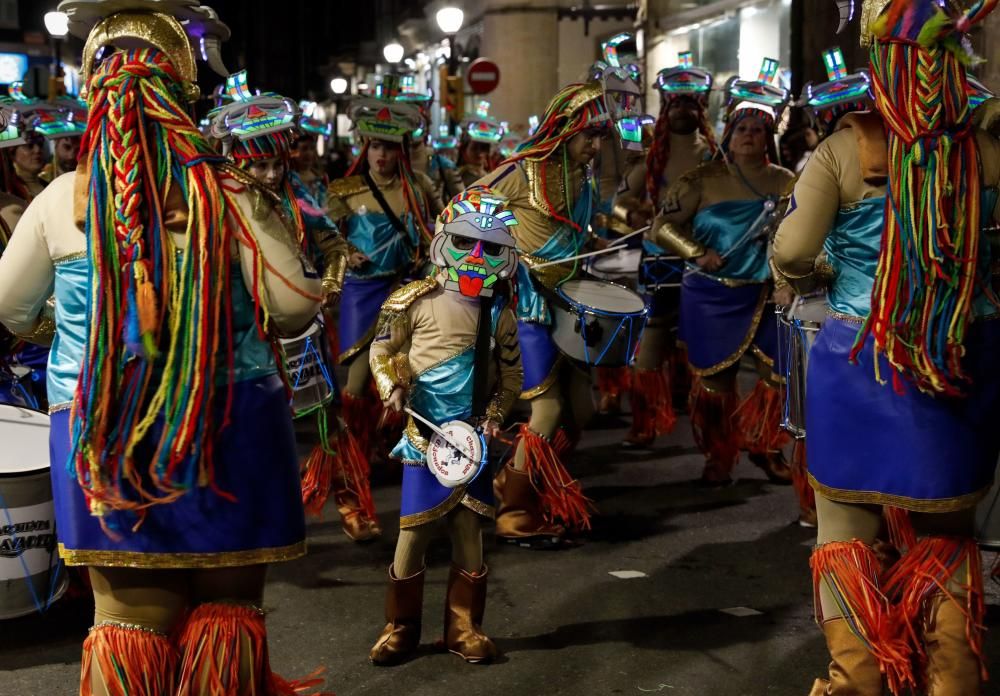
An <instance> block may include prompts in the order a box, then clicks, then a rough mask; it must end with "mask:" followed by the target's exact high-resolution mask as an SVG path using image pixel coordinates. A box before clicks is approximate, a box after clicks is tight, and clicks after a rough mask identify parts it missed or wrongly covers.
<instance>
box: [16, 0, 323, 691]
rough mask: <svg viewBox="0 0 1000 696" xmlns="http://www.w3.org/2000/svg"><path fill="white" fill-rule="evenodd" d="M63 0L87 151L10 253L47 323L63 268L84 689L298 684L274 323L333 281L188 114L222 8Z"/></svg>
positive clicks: (295, 544)
mask: <svg viewBox="0 0 1000 696" xmlns="http://www.w3.org/2000/svg"><path fill="white" fill-rule="evenodd" d="M60 9H62V10H64V11H66V12H67V13H68V14H69V15H70V19H71V30H73V31H74V32H76V33H81V34H82V35H83V36H86V37H87V42H86V45H85V47H84V52H83V62H82V74H83V78H84V81H85V85H86V97H87V100H88V104H89V106H90V114H89V121H88V124H87V129H86V133H85V135H84V140H83V143H82V148H81V150H82V153H83V155H82V158H81V163H80V167H79V169H78V170H77V171H76V172H72V173H69V174H65V175H63V176H61V177H59V178H57V179H56V180H54V181H53V182H52V184H51V185H50V186H49V187H48V188H47V189H46V190H45V191H44V192H42V194H41V195H39V197H38V198H37V199H36V200H35V201H34V202H33V204H32V205H31V206H29V208H28V210H26V211H25V214H24V216H23V217H22V218H21V221H20V223H19V224H18V226H17V229H16V230H15V233H14V235H13V238H12V239H11V242H10V244H9V246H8V247H7V250H6V252H5V254H4V256H3V257H2V258H0V320H2V321H3V322H4V323H5V324H6V325H7V326H8V327H9V328H10V329H11V330H13V331H15V332H18V333H23V332H27V331H34V330H37V329H38V327H39V324H40V323H41V322H42V321H43V320H44V315H43V314H42V309H43V307H44V305H45V303H46V300H48V298H49V295H50V293H51V292H52V290H53V287H54V290H55V325H56V332H55V340H54V343H53V348H52V358H51V360H50V369H49V375H48V392H49V400H50V402H51V404H52V415H51V435H50V437H51V442H50V445H51V447H50V449H51V456H52V467H51V469H52V488H53V495H54V502H55V509H56V519H57V522H58V526H59V537H60V538H59V541H60V555H61V556H62V558H63V560H64V561H65V562H66V563H67V564H68V565H81V566H86V567H88V568H89V571H90V580H91V584H92V586H93V592H94V600H95V625H94V627H93V628H92V629H91V632H90V635H89V636H88V638H87V640H86V642H85V643H84V654H83V668H82V674H81V685H80V693H81V694H82V695H83V696H91V695H94V696H106V695H107V696H125V695H126V694H129V695H131V694H139V693H144V694H177V695H178V696H200V695H202V694H205V693H211V694H213V695H215V696H222V695H226V696H228V695H232V696H237V695H238V694H244V693H250V692H253V693H259V694H269V695H273V694H282V695H287V696H291V694H293V693H296V692H301V691H302V689H303V688H305V685H302V684H291V683H288V682H286V681H284V680H283V679H280V678H279V677H277V676H276V675H274V674H273V673H272V672H271V668H270V664H269V660H268V657H267V633H266V628H265V624H264V612H263V611H262V610H261V609H260V606H261V601H262V595H263V589H264V576H265V571H266V564H267V563H269V562H272V561H283V560H289V559H292V558H296V557H299V556H301V555H303V554H304V553H305V524H304V518H303V512H302V501H301V493H300V487H299V472H298V462H297V457H296V451H295V441H294V433H293V430H292V423H291V416H290V414H289V411H288V404H287V401H286V396H285V390H284V386H283V384H282V381H281V379H280V377H279V376H278V368H277V366H276V365H275V362H274V358H273V353H272V350H271V345H270V335H271V334H272V332H275V331H282V332H294V331H295V330H297V329H299V328H300V327H301V326H303V325H304V324H305V323H307V322H308V321H309V320H310V319H311V317H313V316H314V315H315V313H316V311H317V308H318V300H319V292H320V281H319V278H318V276H317V274H315V272H314V271H312V269H311V267H310V265H309V263H308V261H307V260H306V259H305V258H304V257H303V256H302V254H301V252H300V250H299V246H298V243H297V240H296V239H295V238H294V236H292V235H291V233H290V231H289V230H288V229H287V228H286V227H285V226H284V225H283V224H282V223H281V221H280V219H279V218H278V217H277V216H276V215H272V216H270V217H268V218H266V219H259V218H258V217H257V216H256V215H255V210H254V208H255V206H254V201H253V197H252V196H251V195H250V194H249V192H248V190H247V188H246V186H245V185H244V184H243V183H241V179H242V178H243V177H242V176H241V175H240V174H239V173H238V172H236V171H235V170H233V169H231V168H230V166H229V165H226V164H224V163H223V162H222V161H221V158H220V157H219V156H218V155H217V154H216V153H215V152H214V150H213V149H212V147H211V145H210V144H209V143H208V141H206V140H205V139H204V137H203V136H202V135H201V133H200V132H199V131H198V129H197V127H196V126H195V124H194V123H193V122H192V120H191V118H190V116H189V114H188V104H189V103H190V101H192V100H193V99H195V98H196V97H197V93H198V90H197V86H196V82H195V80H196V78H197V74H196V63H195V53H194V50H193V47H192V42H193V41H194V40H196V39H195V38H194V37H197V38H201V36H200V35H195V34H193V32H194V30H195V29H202V30H204V29H206V28H211V26H212V23H213V21H214V22H217V20H214V19H213V17H214V15H210V14H209V13H207V12H206V11H205V8H200V7H198V6H197V5H196V4H194V3H189V2H184V1H183V0H174V1H171V2H167V1H165V0H163V1H155V2H151V1H146V2H141V1H136V2H122V1H120V0H116V1H115V2H113V3H105V2H87V1H85V0H69V1H67V2H64V3H62V5H61V6H60ZM178 18H180V19H178ZM182 21H183V22H184V23H183V24H182ZM88 30H89V32H88ZM186 30H187V31H186ZM189 32H192V35H191V36H189ZM120 46H127V47H128V48H119V47H120ZM139 118H141V119H142V122H141V123H140V122H139V121H138V119H139ZM140 134H141V136H140ZM71 414H72V418H71ZM261 519H266V520H267V521H268V523H267V524H266V525H262V524H260V520H261Z"/></svg>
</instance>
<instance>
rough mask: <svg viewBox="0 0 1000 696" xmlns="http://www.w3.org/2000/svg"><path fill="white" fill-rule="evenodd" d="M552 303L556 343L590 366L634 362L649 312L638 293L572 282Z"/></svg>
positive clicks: (564, 285) (607, 284)
mask: <svg viewBox="0 0 1000 696" xmlns="http://www.w3.org/2000/svg"><path fill="white" fill-rule="evenodd" d="M556 295H557V301H555V302H552V303H551V305H552V340H553V341H555V344H556V346H558V347H559V350H561V351H562V352H563V353H565V354H566V355H567V356H569V357H571V358H573V359H574V360H579V361H580V362H582V363H586V364H587V365H593V366H596V367H623V366H625V365H629V364H630V363H631V362H632V358H633V357H634V356H635V351H636V348H637V347H638V345H639V339H640V337H641V336H642V331H643V329H645V328H646V321H647V319H648V317H649V310H648V309H647V307H646V302H645V301H644V300H643V299H642V296H640V295H639V294H638V293H635V292H633V291H632V290H629V289H628V288H626V287H623V286H621V285H616V284H615V283H610V282H608V281H605V280H586V279H577V280H568V281H566V282H565V283H562V284H561V285H560V286H559V287H558V288H556Z"/></svg>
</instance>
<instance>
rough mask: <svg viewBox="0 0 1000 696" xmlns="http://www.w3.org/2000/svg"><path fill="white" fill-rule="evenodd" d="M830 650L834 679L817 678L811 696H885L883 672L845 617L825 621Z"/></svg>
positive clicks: (824, 625) (825, 632) (824, 627)
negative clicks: (852, 631)
mask: <svg viewBox="0 0 1000 696" xmlns="http://www.w3.org/2000/svg"><path fill="white" fill-rule="evenodd" d="M823 633H824V635H826V646H827V648H828V649H829V650H830V679H829V681H828V680H826V679H817V680H816V682H815V683H814V684H813V688H812V691H810V692H809V696H882V695H883V694H884V693H885V688H884V686H883V685H882V673H881V672H880V671H879V668H878V662H876V660H875V658H874V657H873V656H872V654H871V653H870V652H868V648H866V647H865V645H864V643H862V642H861V640H860V639H859V638H858V637H857V636H855V635H854V634H853V633H851V629H850V628H849V627H848V625H847V621H846V620H844V619H842V618H837V619H830V620H829V621H824V622H823Z"/></svg>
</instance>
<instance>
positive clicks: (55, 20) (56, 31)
mask: <svg viewBox="0 0 1000 696" xmlns="http://www.w3.org/2000/svg"><path fill="white" fill-rule="evenodd" d="M43 19H44V21H45V30H46V31H47V32H49V35H50V36H51V37H52V69H51V75H49V99H55V98H56V97H58V96H59V93H60V87H59V82H60V77H61V73H62V50H61V48H62V47H61V44H62V39H63V37H65V36H66V34H68V33H69V15H67V14H66V13H65V12H54V11H53V12H46V13H45V17H44V18H43Z"/></svg>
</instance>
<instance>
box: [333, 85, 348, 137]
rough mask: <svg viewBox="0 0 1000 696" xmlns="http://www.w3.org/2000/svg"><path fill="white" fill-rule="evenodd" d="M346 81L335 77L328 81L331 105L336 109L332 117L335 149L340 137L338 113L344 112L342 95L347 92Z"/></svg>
mask: <svg viewBox="0 0 1000 696" xmlns="http://www.w3.org/2000/svg"><path fill="white" fill-rule="evenodd" d="M347 87H348V84H347V80H346V79H345V78H343V77H335V78H333V79H332V80H330V89H331V90H332V91H333V95H334V96H333V103H334V105H335V107H336V115H335V116H334V117H333V144H334V147H336V145H337V143H338V142H339V140H338V138H339V137H340V133H339V132H338V131H339V130H340V124H339V123H337V122H338V121H339V120H340V113H341V111H343V110H344V93H345V92H347Z"/></svg>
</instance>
